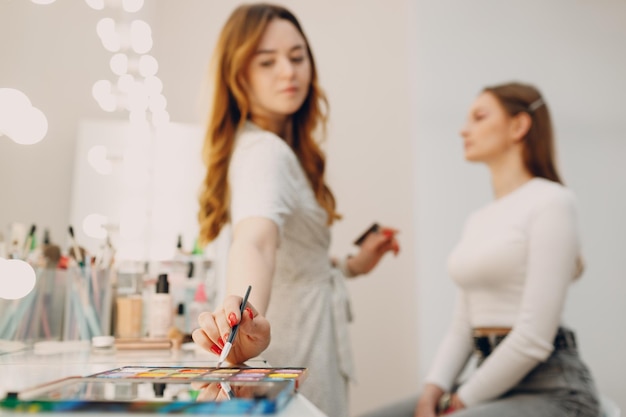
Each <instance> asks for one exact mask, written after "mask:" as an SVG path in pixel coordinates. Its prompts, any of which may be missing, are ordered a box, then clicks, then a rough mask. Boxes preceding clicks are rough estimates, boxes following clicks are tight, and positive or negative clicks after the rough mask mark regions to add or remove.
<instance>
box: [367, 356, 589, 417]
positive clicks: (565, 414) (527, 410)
mask: <svg viewBox="0 0 626 417" xmlns="http://www.w3.org/2000/svg"><path fill="white" fill-rule="evenodd" d="M417 400H418V398H417V397H415V398H412V399H407V400H405V401H403V402H401V403H397V404H394V405H391V406H389V407H385V408H384V409H381V410H378V411H376V412H373V413H369V414H366V415H365V416H362V417H383V416H384V417H413V413H414V412H415V406H416V404H417ZM451 416H454V417H598V416H600V410H599V404H598V395H597V392H596V388H595V384H594V382H593V379H592V377H591V374H590V372H589V370H588V369H587V367H586V366H585V364H584V363H583V362H582V361H581V359H580V357H579V356H578V352H577V350H576V348H575V347H573V346H566V347H559V348H557V349H555V350H554V351H553V352H552V355H550V357H549V358H548V359H547V360H546V361H545V362H542V363H540V364H539V365H537V367H536V368H535V369H533V370H532V371H531V372H530V373H529V374H528V375H526V377H525V378H524V379H522V381H520V383H519V384H517V385H516V386H515V387H513V388H512V389H511V390H509V391H508V392H507V393H505V394H503V395H502V396H500V397H498V398H496V399H494V400H492V401H489V402H486V403H483V404H478V405H476V406H473V407H469V408H466V409H464V410H461V411H457V412H455V413H453V414H451Z"/></svg>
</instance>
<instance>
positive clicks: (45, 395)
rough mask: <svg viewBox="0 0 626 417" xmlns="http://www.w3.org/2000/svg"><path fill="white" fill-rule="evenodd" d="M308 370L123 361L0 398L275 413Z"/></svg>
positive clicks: (26, 404)
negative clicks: (117, 365)
mask: <svg viewBox="0 0 626 417" xmlns="http://www.w3.org/2000/svg"><path fill="white" fill-rule="evenodd" d="M306 374H307V369H306V368H195V367H147V366H146V367H144V366H125V367H121V368H116V369H111V370H109V371H105V372H100V373H97V374H94V375H90V376H86V377H70V378H65V379H61V380H58V381H53V382H50V383H48V384H45V385H41V386H37V387H34V388H31V389H27V390H24V391H21V392H19V393H9V394H7V396H6V398H5V399H3V400H0V408H4V409H9V410H13V411H20V412H46V411H47V412H58V413H69V412H86V411H98V412H148V413H177V414H181V413H182V414H206V415H211V414H219V415H242V414H246V415H250V414H252V415H254V414H274V413H276V412H278V411H280V410H282V409H283V408H284V407H285V406H286V404H287V403H288V402H289V400H290V399H291V398H292V397H293V395H294V394H295V392H296V389H297V386H299V384H301V383H302V381H303V380H304V379H305V377H306ZM0 414H1V411H0Z"/></svg>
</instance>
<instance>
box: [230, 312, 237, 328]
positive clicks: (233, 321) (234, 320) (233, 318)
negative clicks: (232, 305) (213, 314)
mask: <svg viewBox="0 0 626 417" xmlns="http://www.w3.org/2000/svg"><path fill="white" fill-rule="evenodd" d="M228 323H229V324H230V327H234V326H235V325H236V324H237V316H235V313H230V314H229V315H228Z"/></svg>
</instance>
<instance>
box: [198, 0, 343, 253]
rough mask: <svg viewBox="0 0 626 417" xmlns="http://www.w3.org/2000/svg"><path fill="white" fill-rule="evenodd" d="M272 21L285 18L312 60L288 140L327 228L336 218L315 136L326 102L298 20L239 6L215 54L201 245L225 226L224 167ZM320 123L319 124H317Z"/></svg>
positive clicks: (271, 9)
mask: <svg viewBox="0 0 626 417" xmlns="http://www.w3.org/2000/svg"><path fill="white" fill-rule="evenodd" d="M273 19H285V20H287V21H289V22H291V23H292V24H293V25H294V26H295V27H296V29H297V30H298V31H299V32H300V34H301V35H302V37H303V38H304V41H305V43H306V46H307V48H306V49H307V52H308V55H309V59H310V62H311V84H310V86H309V92H308V95H307V97H306V99H305V101H304V103H303V104H302V106H301V107H300V109H298V111H296V113H294V114H293V115H292V129H293V131H292V132H291V134H290V135H287V137H289V138H291V139H290V140H289V142H288V144H289V145H290V146H291V148H292V149H293V150H294V152H295V154H296V156H297V157H298V160H299V161H300V164H301V165H302V168H303V170H304V172H305V173H306V176H307V178H308V180H309V183H310V184H311V187H312V188H313V192H314V193H315V197H316V199H317V201H318V203H319V204H320V206H321V207H322V208H324V210H326V212H327V214H328V224H329V225H330V224H332V222H333V221H334V220H336V219H338V218H339V215H338V214H337V212H336V211H335V208H336V202H335V197H334V196H333V193H332V192H331V190H330V188H329V187H328V185H326V183H325V181H324V172H325V166H326V160H325V156H324V154H323V152H322V150H321V149H320V147H319V145H318V144H317V143H316V141H315V140H314V138H313V133H314V132H315V131H316V129H318V128H321V131H322V132H325V131H326V129H325V128H326V120H327V116H326V112H327V109H328V102H327V100H326V96H325V95H324V92H323V91H322V89H321V88H320V86H319V84H318V79H317V71H316V68H315V60H314V59H313V54H312V52H311V49H310V47H309V42H308V40H307V38H306V36H305V34H304V32H303V30H302V27H301V26H300V23H299V22H298V20H297V19H296V17H295V16H294V15H293V14H292V13H291V12H290V11H289V10H287V9H285V8H284V7H281V6H276V5H272V4H266V3H256V4H246V5H242V6H239V7H237V8H236V9H235V10H234V11H233V13H232V14H231V15H230V17H229V19H228V21H227V22H226V24H225V25H224V28H223V29H222V32H221V34H220V37H219V40H218V42H217V46H216V49H215V52H214V54H213V62H212V66H213V72H214V74H213V76H214V77H215V78H214V82H213V85H214V88H215V90H214V93H213V100H212V109H211V113H210V115H209V123H208V128H207V132H206V136H205V140H204V148H203V158H204V163H205V164H206V166H207V173H206V176H205V179H204V181H203V183H202V190H201V193H200V211H199V213H198V220H199V223H200V241H201V242H202V243H208V242H210V241H212V240H213V239H215V238H216V237H217V236H218V235H219V233H220V231H221V229H222V227H223V226H224V225H225V224H226V223H227V222H228V220H229V218H228V206H229V200H230V198H229V187H228V166H229V162H230V157H231V154H232V151H233V146H234V141H235V136H236V134H237V130H238V129H241V128H242V127H243V125H244V124H245V122H246V120H247V118H248V116H249V115H250V101H249V99H248V97H247V95H246V93H245V89H244V85H245V78H244V77H245V72H246V69H247V67H248V65H249V64H250V61H251V59H252V57H253V55H254V53H255V52H256V49H257V47H258V45H259V42H260V41H261V38H262V36H263V33H264V32H265V29H266V27H267V25H268V24H269V23H270V21H272V20H273ZM318 125H319V126H318Z"/></svg>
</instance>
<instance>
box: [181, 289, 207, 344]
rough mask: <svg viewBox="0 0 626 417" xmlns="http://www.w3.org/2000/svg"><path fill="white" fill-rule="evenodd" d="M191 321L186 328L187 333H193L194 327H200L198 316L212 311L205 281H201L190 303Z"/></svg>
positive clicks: (189, 313)
mask: <svg viewBox="0 0 626 417" xmlns="http://www.w3.org/2000/svg"><path fill="white" fill-rule="evenodd" d="M187 310H188V315H189V323H188V328H187V329H185V330H186V331H187V333H191V332H192V330H193V329H195V328H196V327H198V317H199V316H200V314H201V313H203V312H205V311H211V306H210V305H209V303H208V299H207V296H206V290H205V286H204V282H200V283H199V284H198V287H197V289H196V293H195V295H194V297H193V301H192V302H191V303H189V305H188V308H187Z"/></svg>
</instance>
